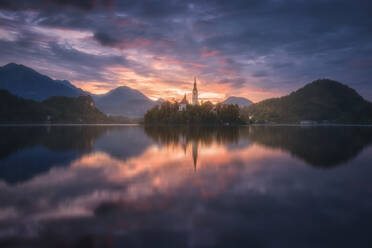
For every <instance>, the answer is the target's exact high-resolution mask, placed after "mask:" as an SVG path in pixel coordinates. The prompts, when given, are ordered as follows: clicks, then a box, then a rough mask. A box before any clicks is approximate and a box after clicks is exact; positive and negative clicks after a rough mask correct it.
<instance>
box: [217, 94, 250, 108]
mask: <svg viewBox="0 0 372 248" xmlns="http://www.w3.org/2000/svg"><path fill="white" fill-rule="evenodd" d="M222 103H223V104H237V105H238V106H239V107H240V108H242V107H247V106H249V105H251V104H253V102H252V101H250V100H249V99H247V98H244V97H237V96H230V97H228V98H227V99H226V100H225V101H223V102H222Z"/></svg>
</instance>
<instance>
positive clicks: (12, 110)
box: [0, 90, 109, 123]
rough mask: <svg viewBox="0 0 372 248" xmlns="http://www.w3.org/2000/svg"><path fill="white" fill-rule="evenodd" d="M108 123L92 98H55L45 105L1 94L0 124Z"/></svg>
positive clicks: (46, 101)
mask: <svg viewBox="0 0 372 248" xmlns="http://www.w3.org/2000/svg"><path fill="white" fill-rule="evenodd" d="M46 121H51V122H70V123H81V122H84V123H102V122H108V121H109V120H108V118H107V117H106V115H105V114H103V113H102V112H100V111H99V110H98V109H97V108H96V107H95V106H94V102H93V99H92V98H91V97H90V96H79V97H64V96H55V97H51V98H48V99H47V100H44V101H42V102H37V101H34V100H27V99H22V98H19V97H17V96H14V95H12V94H10V93H9V92H8V91H6V90H0V122H22V123H23V122H31V123H35V122H46Z"/></svg>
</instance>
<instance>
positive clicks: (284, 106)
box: [241, 79, 372, 124]
mask: <svg viewBox="0 0 372 248" xmlns="http://www.w3.org/2000/svg"><path fill="white" fill-rule="evenodd" d="M241 113H242V116H243V118H244V119H245V120H248V121H250V122H254V123H271V122H274V123H299V122H301V121H305V120H310V121H316V122H331V123H345V124H347V123H350V124H351V123H360V124H364V123H372V103H370V102H368V101H366V100H364V99H363V97H361V96H360V95H359V94H358V93H357V92H356V91H355V90H354V89H351V88H350V87H348V86H346V85H344V84H341V83H339V82H337V81H333V80H329V79H319V80H316V81H314V82H312V83H310V84H307V85H306V86H305V87H303V88H301V89H299V90H297V91H295V92H292V93H291V94H289V95H287V96H284V97H281V98H272V99H268V100H264V101H262V102H259V103H256V104H253V105H250V106H248V107H246V108H243V109H242V111H241Z"/></svg>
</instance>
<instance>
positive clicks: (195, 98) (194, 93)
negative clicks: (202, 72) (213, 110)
mask: <svg viewBox="0 0 372 248" xmlns="http://www.w3.org/2000/svg"><path fill="white" fill-rule="evenodd" d="M192 104H193V105H198V104H199V101H198V89H197V87H196V77H195V76H194V89H193V90H192Z"/></svg>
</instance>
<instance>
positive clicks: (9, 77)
mask: <svg viewBox="0 0 372 248" xmlns="http://www.w3.org/2000/svg"><path fill="white" fill-rule="evenodd" d="M0 89H5V90H8V91H9V92H10V93H12V94H14V95H16V96H19V97H22V98H26V99H32V100H36V101H42V100H45V99H47V98H49V97H52V96H70V97H72V96H79V95H80V94H82V93H85V92H84V91H83V90H82V89H79V88H76V87H75V86H74V85H72V84H71V83H70V82H69V81H66V80H64V81H60V80H53V79H51V78H50V77H47V76H45V75H42V74H40V73H38V72H36V71H34V70H33V69H31V68H29V67H26V66H24V65H18V64H14V63H10V64H7V65H5V66H2V67H0Z"/></svg>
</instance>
